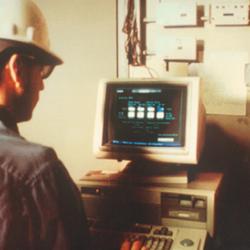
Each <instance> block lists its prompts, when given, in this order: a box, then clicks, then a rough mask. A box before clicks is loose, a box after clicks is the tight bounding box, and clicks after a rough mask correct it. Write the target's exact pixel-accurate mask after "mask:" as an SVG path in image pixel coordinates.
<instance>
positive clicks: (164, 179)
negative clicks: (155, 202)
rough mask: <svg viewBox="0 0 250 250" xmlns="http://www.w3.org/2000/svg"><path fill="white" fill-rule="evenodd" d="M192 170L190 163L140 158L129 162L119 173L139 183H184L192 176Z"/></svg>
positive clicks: (191, 178)
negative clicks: (160, 161) (180, 163)
mask: <svg viewBox="0 0 250 250" xmlns="http://www.w3.org/2000/svg"><path fill="white" fill-rule="evenodd" d="M192 170H193V168H192ZM192 170H191V169H190V165H177V164H166V163H159V162H154V161H148V160H145V161H144V160H141V161H132V162H129V163H128V164H127V166H126V167H125V168H124V169H123V170H122V173H121V174H122V175H124V176H129V178H131V179H132V180H134V181H135V182H137V183H141V184H143V183H145V184H170V183H172V184H186V183H188V182H190V181H191V180H193V178H194V171H192Z"/></svg>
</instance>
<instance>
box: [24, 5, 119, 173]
mask: <svg viewBox="0 0 250 250" xmlns="http://www.w3.org/2000/svg"><path fill="white" fill-rule="evenodd" d="M35 2H36V3H37V4H38V5H39V6H40V7H41V9H42V10H43V12H44V14H45V16H46V17H47V22H48V25H49V31H50V38H51V44H52V48H53V49H54V51H55V52H56V53H57V54H58V55H60V56H61V57H62V58H63V60H64V62H65V63H64V64H63V65H62V66H59V67H58V68H56V69H55V71H54V72H53V74H52V75H51V77H50V78H49V79H48V80H46V81H45V90H44V91H43V92H42V93H41V96H40V102H39V104H38V106H37V108H36V110H35V112H34V115H33V119H32V120H31V121H29V122H26V123H23V124H20V131H21V133H22V134H23V136H24V137H26V138H27V139H30V140H32V141H35V142H38V143H42V144H45V145H49V146H52V147H54V148H55V149H56V151H57V153H58V155H59V157H60V158H61V159H62V161H63V162H64V163H65V165H66V167H67V168H68V170H69V172H70V174H71V175H72V176H73V177H74V178H79V176H81V175H83V173H84V172H85V171H87V170H88V169H90V168H98V167H101V166H102V165H105V164H106V165H108V164H107V163H106V162H104V163H102V162H101V161H97V160H95V158H94V157H93V155H92V136H93V125H94V113H95V101H96V91H97V85H98V81H99V79H100V78H103V77H105V78H107V77H114V76H115V75H116V33H115V32H116V22H115V20H116V6H115V0H105V1H100V0H71V1H68V0H53V1H50V0H36V1H35Z"/></svg>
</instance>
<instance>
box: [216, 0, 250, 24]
mask: <svg viewBox="0 0 250 250" xmlns="http://www.w3.org/2000/svg"><path fill="white" fill-rule="evenodd" d="M248 8H249V2H248V0H233V1H228V0H227V1H216V3H215V2H214V3H212V4H211V22H212V23H213V24H214V25H216V26H235V25H248V24H249V17H248V15H249V14H248V13H249V12H248V11H249V10H248Z"/></svg>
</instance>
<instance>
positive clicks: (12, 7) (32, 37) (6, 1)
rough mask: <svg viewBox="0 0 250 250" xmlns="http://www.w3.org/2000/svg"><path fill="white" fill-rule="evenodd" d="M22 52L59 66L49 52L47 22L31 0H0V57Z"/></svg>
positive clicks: (57, 59)
mask: <svg viewBox="0 0 250 250" xmlns="http://www.w3.org/2000/svg"><path fill="white" fill-rule="evenodd" d="M9 48H16V49H19V50H20V49H23V50H25V51H26V52H30V53H32V54H34V55H37V56H39V57H40V58H42V60H43V61H44V63H46V64H49V65H58V64H61V63H62V60H61V58H60V57H58V56H57V55H56V54H55V53H53V52H52V51H51V50H50V45H49V37H48V28H47V24H46V20H45V18H44V16H43V14H42V12H41V11H40V9H39V8H38V6H37V5H36V4H35V3H34V2H33V1H32V0H0V53H1V52H3V51H5V50H6V49H9Z"/></svg>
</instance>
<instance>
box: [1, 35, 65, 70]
mask: <svg viewBox="0 0 250 250" xmlns="http://www.w3.org/2000/svg"><path fill="white" fill-rule="evenodd" d="M7 50H8V51H10V52H13V53H17V52H20V53H26V54H30V55H33V56H35V57H37V58H38V59H39V60H40V61H41V63H43V64H46V65H54V66H56V65H60V64H62V63H63V61H62V59H61V58H60V57H58V56H57V55H55V54H54V53H53V52H51V51H47V50H45V49H43V48H41V47H39V46H37V45H35V44H33V43H26V42H25V43H24V42H19V41H15V40H9V39H1V38H0V55H1V53H2V52H5V51H7Z"/></svg>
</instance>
